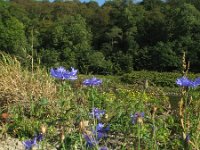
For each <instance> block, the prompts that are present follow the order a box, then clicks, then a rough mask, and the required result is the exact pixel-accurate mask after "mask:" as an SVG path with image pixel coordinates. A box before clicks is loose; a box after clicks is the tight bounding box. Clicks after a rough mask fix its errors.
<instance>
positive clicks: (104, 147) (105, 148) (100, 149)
mask: <svg viewBox="0 0 200 150" xmlns="http://www.w3.org/2000/svg"><path fill="white" fill-rule="evenodd" d="M99 150H108V148H107V147H106V146H103V147H100V148H99Z"/></svg>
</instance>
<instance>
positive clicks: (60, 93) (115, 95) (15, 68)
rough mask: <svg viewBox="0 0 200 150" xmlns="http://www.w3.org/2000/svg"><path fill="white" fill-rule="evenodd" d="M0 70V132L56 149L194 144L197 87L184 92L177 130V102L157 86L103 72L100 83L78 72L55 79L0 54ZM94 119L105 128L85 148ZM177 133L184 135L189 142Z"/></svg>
mask: <svg viewBox="0 0 200 150" xmlns="http://www.w3.org/2000/svg"><path fill="white" fill-rule="evenodd" d="M0 68H1V72H0V103H1V107H0V112H1V113H7V114H9V115H8V116H7V118H1V126H2V127H3V128H0V133H1V134H5V133H7V134H10V135H11V136H12V137H17V138H19V139H20V140H22V141H23V140H26V139H30V138H33V137H34V135H38V134H39V133H42V132H43V134H44V139H43V141H42V142H40V145H43V146H44V145H46V144H47V143H48V145H52V146H54V147H57V149H59V150H61V149H62V150H64V149H67V150H68V149H72V150H75V149H100V147H102V146H106V147H108V148H109V149H119V150H123V149H124V150H125V149H126V150H133V149H134V150H139V149H140V150H155V149H191V150H193V149H196V150H198V149H199V148H200V132H199V131H200V117H199V116H200V111H199V106H200V95H199V94H198V93H199V92H198V90H199V88H197V89H191V90H190V91H189V92H188V94H189V97H191V96H192V100H191V99H190V100H191V101H190V103H188V107H185V108H184V111H185V114H186V115H185V117H184V125H185V128H184V130H185V131H183V128H182V127H181V124H180V117H179V112H178V111H179V108H178V103H175V104H174V106H173V107H172V105H171V103H172V102H171V101H172V100H171V99H170V97H168V96H167V94H166V93H165V92H164V91H163V89H162V88H161V87H159V88H158V87H156V86H151V85H150V87H148V88H147V89H144V86H143V85H136V86H133V85H129V84H124V83H122V82H120V80H119V77H118V78H115V79H114V80H113V77H106V76H98V77H99V78H102V79H103V84H102V85H101V86H98V87H85V86H83V85H82V81H83V79H85V78H87V77H88V76H84V75H79V79H78V80H76V81H74V82H70V81H59V80H56V79H54V78H52V77H51V76H50V75H49V73H48V72H46V71H45V69H41V68H39V67H38V68H36V69H35V70H34V73H33V74H32V73H31V72H29V71H28V70H27V69H25V68H23V67H21V65H20V63H19V62H18V61H17V60H16V59H14V58H11V57H10V56H8V55H5V54H1V61H0ZM178 91H180V90H178V89H177V92H178ZM189 97H188V98H189ZM187 100H188V99H187ZM175 105H176V106H175ZM93 107H96V108H99V109H101V110H105V111H106V113H105V114H104V115H103V116H102V117H101V120H97V119H95V118H93V117H92V116H91V115H90V113H91V111H92V108H93ZM136 112H144V114H145V115H144V118H143V117H139V119H138V118H136V122H137V123H135V124H132V123H131V117H130V115H131V114H135V113H136ZM100 122H101V123H103V124H104V126H105V127H107V126H109V125H110V130H109V131H108V132H106V133H105V135H104V137H103V138H101V139H100V140H98V143H93V147H92V148H88V147H87V146H86V144H87V141H86V139H85V138H84V135H87V136H89V137H90V138H93V139H95V140H96V138H97V137H96V136H97V134H98V132H95V133H94V130H95V129H96V126H97V125H98V123H100ZM44 129H45V130H46V131H45V132H44ZM183 133H186V134H188V135H190V140H186V135H183ZM90 140H91V139H90ZM41 149H45V148H44V147H43V148H42V146H41Z"/></svg>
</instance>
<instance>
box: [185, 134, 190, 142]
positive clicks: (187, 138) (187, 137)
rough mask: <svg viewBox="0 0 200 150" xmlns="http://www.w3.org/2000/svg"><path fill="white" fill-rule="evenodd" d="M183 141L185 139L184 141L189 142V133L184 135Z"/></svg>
mask: <svg viewBox="0 0 200 150" xmlns="http://www.w3.org/2000/svg"><path fill="white" fill-rule="evenodd" d="M185 141H186V142H189V141H190V134H189V133H188V134H187V135H186V138H185Z"/></svg>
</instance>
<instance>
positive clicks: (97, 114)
mask: <svg viewBox="0 0 200 150" xmlns="http://www.w3.org/2000/svg"><path fill="white" fill-rule="evenodd" d="M104 114H105V110H100V109H98V108H93V109H92V112H91V115H92V116H93V117H94V118H96V119H98V120H100V119H101V117H102V116H103V115H104Z"/></svg>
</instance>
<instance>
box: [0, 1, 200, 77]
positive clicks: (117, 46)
mask: <svg viewBox="0 0 200 150" xmlns="http://www.w3.org/2000/svg"><path fill="white" fill-rule="evenodd" d="M199 8H200V5H199V2H197V1H194V0H180V1H176V0H167V1H164V2H163V1H161V0H144V1H143V2H141V3H134V1H130V0H116V1H106V2H105V4H104V5H102V6H99V5H98V4H97V2H88V3H81V2H79V1H54V2H49V1H46V0H45V1H32V0H26V1H25V0H12V1H0V31H1V32H0V49H1V51H5V52H7V53H10V54H13V55H15V56H18V59H19V60H20V62H22V63H23V65H25V66H29V68H30V63H29V62H30V58H31V60H32V61H33V63H34V64H39V63H40V65H42V66H45V67H47V68H50V67H52V66H54V67H58V66H59V65H62V66H65V67H67V68H68V67H71V66H74V67H77V68H78V69H79V71H80V72H81V73H96V74H118V75H119V74H123V73H129V72H131V71H133V70H151V71H152V70H154V71H179V70H180V69H181V66H180V64H179V62H180V56H182V53H183V51H186V53H187V60H189V61H190V62H191V63H190V64H191V68H192V69H191V71H193V72H199V71H200V70H199V67H198V66H199V65H200V63H199V59H200V51H199V49H200V45H199V43H200V34H199V33H200V28H199V25H200V12H199V11H200V9H199ZM95 59H97V61H94V60H95Z"/></svg>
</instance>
